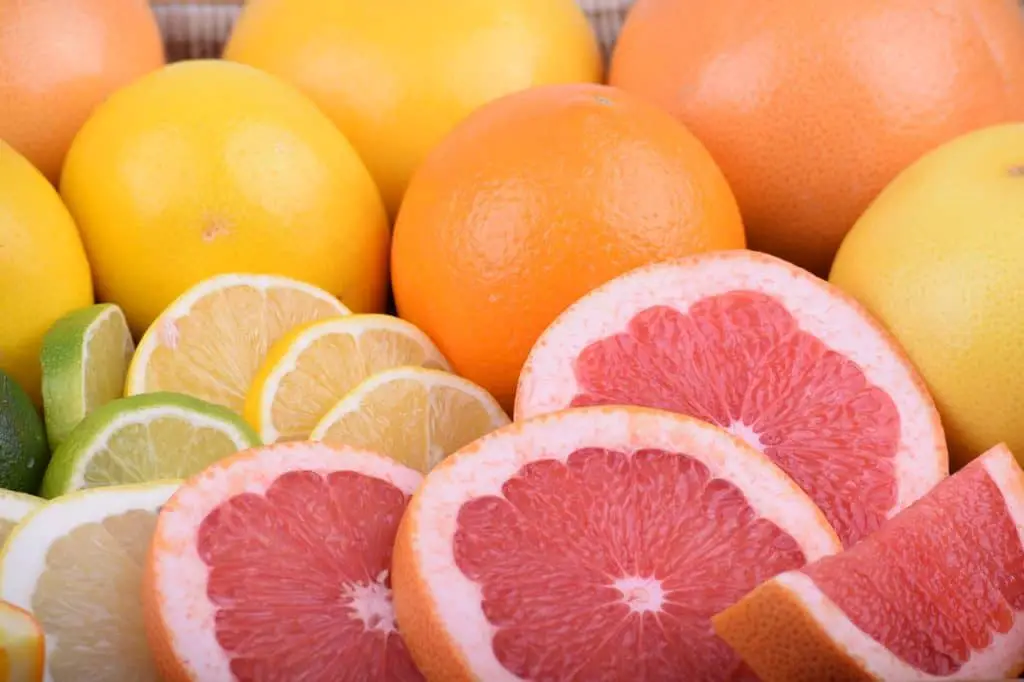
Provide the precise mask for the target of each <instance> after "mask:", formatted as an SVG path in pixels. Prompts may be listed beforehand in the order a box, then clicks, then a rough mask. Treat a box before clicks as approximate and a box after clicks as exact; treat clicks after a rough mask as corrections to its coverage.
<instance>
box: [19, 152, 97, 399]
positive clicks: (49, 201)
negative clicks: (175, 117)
mask: <svg viewBox="0 0 1024 682" xmlns="http://www.w3.org/2000/svg"><path fill="white" fill-rule="evenodd" d="M92 302H93V299H92V280H91V279H90V275H89V263H88V262H87V261H86V259H85V251H84V250H83V249H82V241H81V239H80V238H79V236H78V230H77V228H75V223H74V221H73V220H72V219H71V215H70V214H69V213H68V211H67V209H66V208H65V207H64V204H62V203H61V201H60V196H58V195H57V192H56V190H54V189H53V185H51V184H50V183H49V181H47V179H46V178H45V177H43V175H42V173H40V172H39V171H38V170H36V169H35V167H33V166H32V164H30V163H29V162H28V161H27V160H25V158H24V157H22V156H21V155H20V154H18V153H17V152H16V151H14V150H13V149H12V148H11V147H9V146H7V145H6V144H4V143H3V142H2V141H0V370H3V371H5V372H7V373H8V374H10V375H11V377H13V378H14V380H15V381H16V382H17V383H18V385H19V386H21V387H22V388H24V389H25V391H26V392H27V393H28V394H29V395H30V396H31V397H32V399H33V400H34V401H35V403H36V405H39V404H40V401H41V393H40V383H39V382H40V365H39V349H40V347H41V345H42V342H43V335H44V334H45V333H46V331H47V330H48V329H49V328H50V325H52V324H53V323H54V322H56V321H57V320H58V319H59V318H61V317H63V316H64V315H65V314H67V313H69V312H71V311H72V310H75V309H77V308H83V307H85V306H87V305H91V304H92Z"/></svg>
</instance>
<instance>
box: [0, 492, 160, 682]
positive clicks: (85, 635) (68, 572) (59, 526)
mask: <svg viewBox="0 0 1024 682" xmlns="http://www.w3.org/2000/svg"><path fill="white" fill-rule="evenodd" d="M177 485H178V484H177V483H167V482H162V483H154V484H149V485H133V486H116V487H110V488H98V489H95V490H85V491H81V492H76V493H72V494H71V495H66V496H64V497H61V498H60V499H58V500H54V501H53V502H50V503H48V504H46V505H45V506H43V507H41V508H40V509H39V510H38V511H36V512H35V513H33V514H31V515H30V516H29V517H28V518H27V519H26V520H25V521H24V522H23V523H21V524H20V525H19V526H18V527H17V528H15V530H14V532H13V533H12V534H11V536H10V538H9V539H8V541H7V544H6V545H5V546H4V549H3V552H2V553H0V599H4V600H6V601H9V602H11V603H12V604H14V605H15V606H18V607H20V608H22V609H25V610H27V611H29V612H31V613H32V615H33V616H34V617H35V619H36V620H37V621H38V622H39V624H40V626H41V627H42V628H43V632H44V633H45V635H46V674H45V679H46V680H47V682H81V681H82V680H90V681H92V682H125V681H126V680H131V681H132V682H157V681H158V678H157V675H156V670H155V669H154V666H153V661H152V657H151V656H150V653H149V648H148V647H147V646H146V638H145V635H144V634H143V624H142V607H141V606H140V604H139V598H138V595H139V591H140V589H141V579H142V565H143V563H144V560H145V554H146V551H147V549H148V547H149V543H150V538H151V536H152V532H153V528H154V526H155V525H156V513H157V510H158V509H159V508H160V505H162V504H163V503H164V502H166V501H167V499H168V498H169V497H170V495H171V493H172V492H174V490H175V488H176V487H177Z"/></svg>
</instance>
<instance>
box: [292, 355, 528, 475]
mask: <svg viewBox="0 0 1024 682" xmlns="http://www.w3.org/2000/svg"><path fill="white" fill-rule="evenodd" d="M508 423H509V419H508V415H506V414H505V412H504V411H503V410H502V409H501V406H500V405H499V404H498V401H496V400H495V399H494V398H493V397H492V396H491V394H490V393H488V392H487V391H485V390H484V389H482V388H481V387H479V386H477V385H476V384H474V383H473V382H471V381H468V380H466V379H463V378H462V377H458V376H455V375H454V374H449V373H448V372H439V371H437V370H433V369H424V368H422V367H395V368H394V369H389V370H385V371H383V372H379V373H378V374H374V375H373V376H371V377H370V378H369V379H366V380H365V381H363V382H362V383H360V384H359V385H358V386H356V387H355V388H354V389H353V390H352V391H351V392H350V393H349V394H348V395H346V396H345V397H344V398H342V399H341V401H340V402H338V403H337V404H336V405H335V406H334V407H333V408H331V410H330V411H329V412H328V413H327V414H326V415H324V418H323V419H321V420H320V423H318V424H317V425H316V426H315V427H314V428H313V432H312V433H311V434H310V440H319V441H324V442H325V443H328V444H331V445H350V446H353V447H358V448H364V449H367V450H372V451H374V452H379V453H381V454H383V455H387V456H389V457H391V458H392V459H394V460H397V461H398V462H401V463H402V464H404V465H406V466H408V467H412V468H414V469H417V470H418V471H421V472H423V473H427V472H428V471H430V470H431V469H432V468H433V467H434V466H435V465H436V464H437V463H438V462H440V461H441V460H442V459H444V458H445V457H447V456H448V455H450V454H451V453H453V452H455V451H456V450H458V449H459V448H461V447H462V446H464V445H468V444H469V443H471V442H473V441H474V440H476V439H477V438H479V437H480V436H483V435H484V434H487V433H490V432H491V431H493V430H495V429H497V428H499V427H502V426H505V425H506V424H508Z"/></svg>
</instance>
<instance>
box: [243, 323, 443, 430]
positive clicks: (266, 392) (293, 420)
mask: <svg viewBox="0 0 1024 682" xmlns="http://www.w3.org/2000/svg"><path fill="white" fill-rule="evenodd" d="M401 365H418V366H422V367H428V368H433V369H441V370H447V369H448V362H447V361H446V360H445V359H444V356H442V355H441V351H439V350H438V349H437V347H436V346H435V345H434V343H433V342H432V341H431V340H430V339H429V338H428V337H427V335H426V334H424V333H423V332H421V331H420V330H419V329H417V328H416V327H414V326H413V325H411V324H409V323H408V322H406V321H405V320H401V319H399V318H397V317H392V316H391V315H350V316H347V317H338V318H334V319H329V320H321V321H318V322H312V323H310V324H307V325H303V326H301V327H298V328H296V329H294V330H293V331H291V332H290V333H289V334H288V335H286V336H285V337H284V338H282V339H281V340H280V341H278V342H277V343H276V344H274V347H273V348H271V349H270V352H269V353H268V354H267V359H266V361H265V362H264V363H263V365H262V366H261V367H260V370H259V373H258V374H257V375H256V378H255V379H254V380H253V382H252V386H251V388H250V389H249V394H248V395H247V396H246V400H245V417H246V419H248V420H249V423H250V424H252V425H253V426H254V427H255V428H256V431H257V432H258V433H259V434H260V438H262V439H263V442H264V443H273V442H275V441H278V440H305V439H307V438H308V437H309V434H310V433H311V432H312V431H313V428H314V427H315V426H316V425H317V423H318V422H319V421H320V420H321V419H322V418H323V416H324V415H325V414H327V412H328V411H329V410H330V409H331V407H333V406H334V405H335V404H336V403H337V402H338V401H339V400H341V399H342V398H343V397H345V395H346V394H347V393H348V392H349V391H351V390H352V389H354V388H355V387H356V386H358V385H359V383H360V382H361V381H363V380H364V379H366V378H367V377H370V376H372V375H374V374H376V373H377V372H380V371H382V370H385V369H389V368H391V367H398V366H401Z"/></svg>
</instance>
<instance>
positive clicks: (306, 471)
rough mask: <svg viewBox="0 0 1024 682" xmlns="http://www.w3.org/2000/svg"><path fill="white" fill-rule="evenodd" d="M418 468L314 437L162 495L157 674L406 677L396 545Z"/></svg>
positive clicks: (224, 679)
mask: <svg viewBox="0 0 1024 682" xmlns="http://www.w3.org/2000/svg"><path fill="white" fill-rule="evenodd" d="M420 480H421V479H420V475H419V474H418V473H417V472H415V471H413V470H412V469H409V468H407V467H403V466H402V465H400V464H398V463H396V462H393V461H392V460H390V459H387V458H386V457H381V456H379V455H375V454H371V453H368V452H364V451H359V450H354V449H352V448H333V447H330V446H328V445H325V444H323V443H281V444H277V445H273V446H269V447H265V448H257V449H254V450H250V451H247V452H242V453H239V454H237V455H235V456H233V457H229V458H227V459H225V460H222V461H220V462H218V463H217V464H214V465H213V466H211V467H210V468H208V469H207V470H206V471H204V472H202V473H201V474H199V475H198V476H195V477H194V478H192V479H191V480H190V481H188V482H187V483H186V484H185V485H184V486H182V488H181V490H180V491H179V493H178V494H177V495H175V496H174V497H173V498H172V499H171V501H170V502H169V503H168V504H167V505H166V506H165V507H164V509H163V511H162V512H161V514H160V519H159V522H158V524H157V530H156V534H155V536H154V539H153V544H152V549H151V551H150V554H149V558H148V560H147V562H146V578H145V586H144V589H143V602H144V605H145V611H146V630H147V634H148V637H149V642H150V645H151V646H152V649H153V651H154V655H155V656H156V658H157V661H158V662H159V666H160V673H161V676H162V679H163V680H164V682H181V681H183V680H191V681H194V682H235V681H236V680H282V681H284V680H303V682H336V681H338V680H363V681H366V682H377V681H379V682H384V681H385V680H387V681H388V682H403V681H405V680H420V679H422V677H421V676H420V674H419V673H418V672H417V671H416V669H415V668H414V667H413V665H412V662H411V660H410V659H409V655H408V652H407V651H406V649H405V645H404V643H403V641H402V638H401V637H400V636H399V634H398V631H397V629H396V626H395V618H394V613H393V611H392V607H391V582H390V569H391V549H392V543H393V540H394V536H395V529H396V528H397V527H398V522H399V519H400V518H401V516H402V513H403V512H404V511H405V507H406V504H407V502H408V499H409V496H410V495H411V494H412V492H413V491H414V490H415V489H416V487H417V486H418V485H419V483H420Z"/></svg>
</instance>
